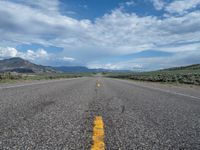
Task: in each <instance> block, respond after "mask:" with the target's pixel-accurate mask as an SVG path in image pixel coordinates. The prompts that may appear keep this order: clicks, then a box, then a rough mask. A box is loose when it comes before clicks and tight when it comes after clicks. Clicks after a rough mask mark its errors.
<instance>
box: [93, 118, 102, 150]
mask: <svg viewBox="0 0 200 150" xmlns="http://www.w3.org/2000/svg"><path fill="white" fill-rule="evenodd" d="M92 139H93V144H92V147H91V150H105V143H104V125H103V119H102V117H101V116H96V117H95V120H94V128H93V136H92Z"/></svg>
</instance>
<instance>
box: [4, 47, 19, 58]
mask: <svg viewBox="0 0 200 150" xmlns="http://www.w3.org/2000/svg"><path fill="white" fill-rule="evenodd" d="M17 53H18V52H17V50H16V49H15V48H12V47H7V48H3V47H0V57H2V58H3V57H16V56H17Z"/></svg>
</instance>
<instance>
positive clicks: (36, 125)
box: [0, 77, 200, 150]
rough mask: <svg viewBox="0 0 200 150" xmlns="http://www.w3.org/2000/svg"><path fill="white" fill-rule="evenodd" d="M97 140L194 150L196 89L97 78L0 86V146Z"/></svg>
mask: <svg viewBox="0 0 200 150" xmlns="http://www.w3.org/2000/svg"><path fill="white" fill-rule="evenodd" d="M95 136H99V137H100V138H99V137H97V138H95ZM95 140H97V141H95ZM98 140H100V142H98ZM99 143H100V145H101V146H102V149H104V148H105V149H108V150H134V149H135V150H176V149H177V150H178V149H179V150H199V149H200V92H199V91H198V89H196V90H192V89H188V90H187V89H186V88H183V89H179V88H174V87H164V86H160V85H156V84H155V85H151V84H146V83H140V82H133V81H125V80H118V79H109V78H102V77H90V78H89V77H88V78H87V77H84V78H78V79H68V80H56V81H43V82H37V83H33V84H32V83H26V84H19V85H4V86H1V87H0V149H2V150H35V149H36V150H90V149H92V148H95V146H96V148H98V146H99V145H98V144H99Z"/></svg>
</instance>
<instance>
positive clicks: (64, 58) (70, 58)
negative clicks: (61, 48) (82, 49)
mask: <svg viewBox="0 0 200 150" xmlns="http://www.w3.org/2000/svg"><path fill="white" fill-rule="evenodd" d="M61 60H63V61H69V62H72V61H74V60H75V59H74V58H72V57H66V56H65V57H63V58H62V59H61Z"/></svg>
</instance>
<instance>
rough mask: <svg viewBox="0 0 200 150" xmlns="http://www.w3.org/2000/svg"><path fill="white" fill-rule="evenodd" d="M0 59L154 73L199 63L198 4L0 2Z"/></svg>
mask: <svg viewBox="0 0 200 150" xmlns="http://www.w3.org/2000/svg"><path fill="white" fill-rule="evenodd" d="M0 34H1V36H0V59H4V58H10V57H22V58H25V59H28V60H30V61H32V62H34V63H38V64H43V65H51V66H67V65H73V66H74V65H81V66H87V67H90V68H106V69H130V70H155V69H161V68H168V67H174V66H181V65H190V64H196V63H200V0H190V1H188V0H51V1H49V0H34V1H33V0H1V1H0Z"/></svg>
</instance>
